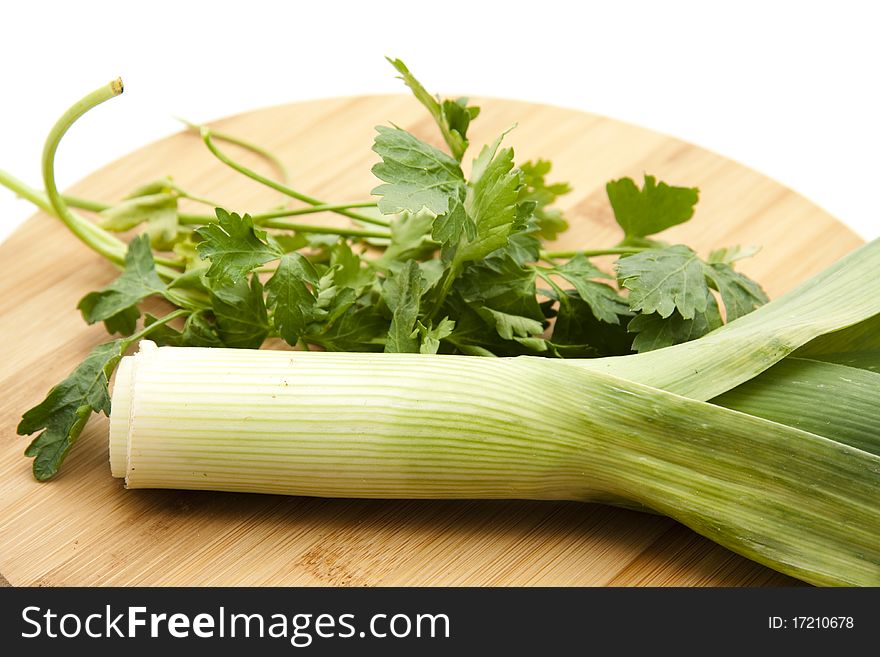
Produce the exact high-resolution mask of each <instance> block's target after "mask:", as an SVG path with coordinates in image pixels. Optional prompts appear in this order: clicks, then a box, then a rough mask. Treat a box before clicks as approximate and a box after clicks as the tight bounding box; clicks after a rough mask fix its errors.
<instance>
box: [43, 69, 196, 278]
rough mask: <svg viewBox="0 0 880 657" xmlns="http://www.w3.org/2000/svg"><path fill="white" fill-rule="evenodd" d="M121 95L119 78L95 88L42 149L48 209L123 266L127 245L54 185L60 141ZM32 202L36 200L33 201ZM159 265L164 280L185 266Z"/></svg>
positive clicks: (168, 262)
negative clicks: (82, 119)
mask: <svg viewBox="0 0 880 657" xmlns="http://www.w3.org/2000/svg"><path fill="white" fill-rule="evenodd" d="M121 93H122V80H120V79H119V78H117V79H116V80H113V82H111V83H110V84H106V85H104V86H103V87H101V88H100V89H96V90H95V91H93V92H92V93H90V94H87V95H86V96H85V97H84V98H82V99H81V100H79V101H78V102H77V103H74V105H72V106H71V107H70V109H68V110H67V111H66V112H65V113H64V114H62V115H61V118H60V119H58V121H57V122H56V123H55V125H54V126H52V129H51V130H50V131H49V136H48V137H47V138H46V143H45V145H44V146H43V158H42V171H43V185H44V186H45V188H46V197H47V199H48V203H49V206H50V207H51V209H52V210H53V211H54V212H53V214H55V216H56V217H58V218H59V219H60V220H61V221H62V222H63V223H64V225H65V226H67V227H68V229H70V232H72V233H73V234H74V235H76V237H78V238H79V239H80V241H81V242H83V243H84V244H85V245H86V246H88V247H89V248H91V249H92V250H94V251H96V252H98V253H99V254H101V255H102V256H104V257H105V258H107V259H108V260H110V261H111V262H113V263H115V264H117V265H120V266H121V265H122V264H123V263H124V262H125V252H126V250H127V247H126V244H125V242H123V241H122V240H119V239H117V238H116V237H114V236H113V235H111V234H110V233H108V232H107V231H105V230H104V229H102V228H100V227H99V226H96V225H95V224H93V223H92V222H90V221H87V220H86V219H84V218H83V217H81V216H79V215H76V214H74V213H73V212H71V210H70V208H69V207H68V205H67V203H66V202H65V200H64V198H63V197H62V196H61V193H60V192H59V191H58V186H57V184H56V182H55V154H56V153H57V151H58V144H60V143H61V139H62V138H63V137H64V135H65V134H66V133H67V131H68V130H69V129H70V126H72V125H73V124H74V123H75V122H76V120H77V119H79V118H80V117H81V116H82V115H83V114H85V113H86V112H88V111H89V110H90V109H92V108H93V107H96V106H98V105H100V104H101V103H103V102H105V101H107V100H110V99H111V98H114V97H115V96H118V95H119V94H121ZM31 200H32V201H33V199H31ZM34 202H35V201H34ZM37 205H40V207H43V208H44V209H47V210H48V209H49V208H46V207H45V206H43V205H42V204H40V203H37ZM156 263H157V264H158V265H159V267H158V268H157V271H158V272H159V273H160V275H162V276H164V277H165V278H174V277H175V276H177V273H178V272H176V271H174V270H173V269H171V267H179V266H181V265H182V263H180V262H179V261H177V260H170V259H167V258H156Z"/></svg>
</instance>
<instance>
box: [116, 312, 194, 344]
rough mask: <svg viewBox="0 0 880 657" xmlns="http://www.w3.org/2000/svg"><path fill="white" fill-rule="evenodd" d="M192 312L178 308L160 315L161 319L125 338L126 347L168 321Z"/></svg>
mask: <svg viewBox="0 0 880 657" xmlns="http://www.w3.org/2000/svg"><path fill="white" fill-rule="evenodd" d="M190 312H191V311H189V310H186V309H185V308H178V309H177V310H172V311H171V312H170V313H168V314H167V315H164V316H163V317H160V318H159V319H157V320H156V321H154V322H153V323H152V324H150V325H149V326H144V327H143V328H141V330H140V331H137V332H135V333H132V334H131V335H130V336H128V337H127V338H126V339H125V341H124V342H123V345H124V349H128V348H129V347H130V346H131V345H132V344H134V343H135V342H137V341H138V340H140V339H141V338H145V337H146V336H148V335H149V334H150V333H152V332H153V331H154V330H155V329H157V328H159V327H160V326H164V325H165V324H167V323H168V322H170V321H172V320H174V319H177V318H178V317H183V316H184V315H189V314H190Z"/></svg>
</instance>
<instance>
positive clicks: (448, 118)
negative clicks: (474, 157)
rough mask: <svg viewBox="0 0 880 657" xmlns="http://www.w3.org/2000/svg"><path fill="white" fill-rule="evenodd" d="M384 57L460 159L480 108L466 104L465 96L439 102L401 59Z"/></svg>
mask: <svg viewBox="0 0 880 657" xmlns="http://www.w3.org/2000/svg"><path fill="white" fill-rule="evenodd" d="M386 59H387V60H388V61H389V62H390V63H391V65H392V66H393V67H394V68H396V69H397V71H398V73H400V76H401V79H402V80H403V81H404V82H405V83H406V85H407V86H408V87H409V88H410V89H411V90H412V92H413V95H414V96H415V97H416V98H417V99H418V101H419V102H420V103H421V104H422V105H424V106H425V108H426V109H427V110H428V111H429V112H430V113H431V116H432V117H434V121H435V122H436V123H437V127H439V128H440V132H441V134H442V135H443V139H444V140H445V141H446V144H447V145H448V146H449V150H450V151H452V155H453V157H455V159H456V160H461V158H462V155H464V152H465V151H466V150H467V147H468V141H467V129H468V126H469V125H470V122H471V121H472V120H473V119H475V118H476V117H477V115H478V114H479V113H480V108H479V107H472V106H468V104H467V98H458V99H457V100H444V101H442V102H440V101H439V100H438V99H437V98H436V97H435V96H432V95H431V94H430V93H428V91H427V90H426V89H425V88H424V87H423V86H422V85H421V83H420V82H419V81H418V80H416V78H415V76H413V74H412V73H410V72H409V69H408V68H407V67H406V65H405V64H404V63H403V62H402V61H400V60H399V59H391V58H390V57H386Z"/></svg>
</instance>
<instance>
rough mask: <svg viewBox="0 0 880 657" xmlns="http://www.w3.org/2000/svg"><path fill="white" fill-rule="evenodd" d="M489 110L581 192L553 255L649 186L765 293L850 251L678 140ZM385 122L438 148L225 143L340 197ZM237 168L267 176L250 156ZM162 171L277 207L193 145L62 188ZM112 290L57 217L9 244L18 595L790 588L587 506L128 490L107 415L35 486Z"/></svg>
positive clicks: (10, 424)
mask: <svg viewBox="0 0 880 657" xmlns="http://www.w3.org/2000/svg"><path fill="white" fill-rule="evenodd" d="M478 103H479V104H480V105H481V106H482V107H483V113H482V114H481V115H480V118H479V120H477V121H476V123H475V124H474V126H473V128H472V141H473V143H474V144H476V145H480V144H483V143H485V142H487V141H490V140H491V139H493V138H494V137H495V136H496V135H497V134H498V133H499V132H501V131H502V130H505V129H507V128H509V127H510V126H512V125H514V124H518V127H517V128H516V130H514V131H513V132H511V133H510V134H509V135H508V137H507V138H506V143H508V144H511V145H513V146H514V147H515V149H516V155H517V161H525V160H526V159H533V158H538V157H545V158H550V159H552V160H553V165H554V168H553V172H552V179H554V180H568V181H570V182H571V183H572V185H573V187H574V192H573V193H571V194H570V195H568V196H566V197H564V198H563V200H562V203H561V206H562V208H563V209H564V210H565V211H566V215H567V216H568V218H569V219H570V221H571V223H572V228H571V230H570V231H568V233H566V234H565V235H564V237H563V238H562V239H560V241H559V243H558V244H559V247H560V248H575V247H578V246H582V247H592V248H595V247H601V246H607V245H611V244H613V243H614V242H615V241H616V240H617V239H619V234H618V231H617V229H616V226H615V224H614V221H613V217H612V215H611V212H610V208H609V206H608V203H607V199H606V197H605V193H604V184H605V182H606V181H608V180H610V179H612V178H617V177H620V176H624V175H628V176H633V177H640V176H641V175H642V174H643V173H650V174H653V175H656V176H658V177H659V178H660V179H662V180H665V181H667V182H670V183H673V184H682V185H689V186H691V185H693V186H698V187H699V188H700V190H701V200H700V204H699V207H698V210H697V213H696V216H695V218H694V219H693V220H692V221H691V222H690V223H688V224H685V225H684V226H679V227H676V228H674V229H671V230H669V231H668V232H667V233H666V234H665V235H664V237H665V239H667V240H669V241H684V242H686V243H688V244H691V245H693V246H695V247H696V248H697V249H698V250H700V251H701V252H703V253H706V252H707V251H708V250H709V249H711V248H713V247H718V246H725V245H732V244H760V245H763V247H764V248H763V250H762V251H761V253H760V254H759V255H758V256H757V257H755V258H753V259H752V260H750V261H748V262H747V263H745V264H744V265H743V269H744V270H745V271H747V272H748V273H749V274H751V275H753V276H754V277H756V278H757V279H758V280H760V281H761V282H762V283H763V284H764V286H765V288H766V289H767V291H768V292H769V293H770V295H771V296H776V295H778V294H780V293H782V292H784V291H785V290H787V289H789V288H790V287H792V286H793V285H794V284H795V283H797V282H799V281H801V280H802V279H804V278H806V277H807V276H808V275H810V274H812V273H814V272H816V271H818V270H820V269H821V268H823V267H824V266H826V265H828V264H830V263H831V262H833V261H834V260H836V259H837V258H838V257H840V256H842V255H843V254H844V253H846V252H848V251H849V250H851V249H853V248H854V247H856V246H857V245H858V244H859V243H860V240H859V238H858V237H857V236H855V235H854V234H853V233H852V232H851V231H850V230H849V229H847V228H846V227H844V226H843V225H841V224H840V223H838V222H837V221H836V220H835V219H833V218H832V217H831V216H829V215H828V214H827V213H825V212H824V211H822V210H821V209H819V208H817V207H816V206H814V205H812V204H811V203H809V202H808V201H806V200H805V199H804V198H802V197H800V196H799V195H797V194H795V193H794V192H792V191H791V190H788V189H786V188H784V187H782V186H781V185H779V184H778V183H776V182H774V181H772V180H769V179H768V178H766V177H764V176H762V175H760V174H758V173H756V172H754V171H751V170H749V169H747V168H746V167H743V166H741V165H739V164H737V163H734V162H731V161H730V160H727V159H725V158H723V157H719V156H718V155H715V154H713V153H709V152H707V151H705V150H702V149H700V148H696V147H694V146H692V145H689V144H686V143H683V142H681V141H678V140H676V139H672V138H670V137H667V136H664V135H660V134H657V133H654V132H651V131H648V130H644V129H642V128H637V127H634V126H631V125H626V124H623V123H620V122H618V121H614V120H611V119H607V118H602V117H598V116H592V115H588V114H583V113H580V112H575V111H570V110H565V109H560V108H555V107H547V106H541V105H534V104H527V103H522V102H515V101H508V100H497V99H484V100H482V101H479V100H478ZM389 121H393V122H394V123H396V124H397V125H400V126H403V127H405V128H407V129H409V130H412V131H414V132H415V133H416V134H418V135H419V136H420V137H422V138H425V139H428V140H430V141H432V142H434V143H437V142H438V139H437V135H436V130H435V128H434V127H433V125H432V123H431V120H430V118H428V117H427V116H426V113H425V111H424V110H423V109H422V108H421V107H420V106H418V105H417V104H416V103H415V101H413V100H412V99H411V98H409V97H406V96H382V97H357V98H338V99H330V100H321V101H315V102H308V103H298V104H293V105H287V106H281V107H273V108H269V109H263V110H257V111H254V112H250V113H247V114H244V115H241V116H236V117H233V118H229V119H226V120H223V121H219V122H217V123H216V124H215V125H216V127H218V128H219V129H223V130H226V131H228V132H232V133H234V134H236V135H239V136H241V137H244V138H247V139H250V140H252V141H254V142H257V143H260V144H262V145H264V146H266V147H268V148H269V149H271V150H272V151H274V152H275V153H277V154H279V156H280V157H281V158H282V159H283V160H284V161H285V162H286V163H287V164H288V165H289V168H290V170H291V173H292V176H293V180H294V181H295V185H296V187H297V188H299V189H302V190H305V191H307V192H308V193H310V194H313V195H315V196H317V197H319V198H322V199H327V200H333V201H348V200H361V199H363V198H367V197H368V194H369V190H370V189H371V188H372V187H373V186H374V185H375V184H376V183H375V179H374V178H373V177H372V175H371V173H370V166H371V165H372V164H373V163H374V162H375V161H376V159H377V158H376V156H375V154H374V153H372V151H371V150H370V147H371V144H372V139H373V134H374V131H373V126H375V125H378V124H387V123H388V122H389ZM60 156H61V157H62V158H63V157H64V148H63V146H62V148H61V154H60ZM241 159H242V160H243V161H245V162H248V163H250V164H252V165H253V166H254V167H255V168H259V169H262V170H264V171H266V172H269V171H270V169H269V168H268V166H267V165H266V163H265V162H261V161H260V160H259V159H258V158H256V157H254V156H252V155H250V154H247V153H242V154H241ZM165 175H171V176H173V177H174V178H175V180H177V181H178V182H179V183H180V184H181V185H182V186H183V187H184V188H186V189H188V190H192V191H193V192H196V193H199V194H201V195H202V196H205V197H208V198H212V199H216V200H218V201H219V202H221V203H223V204H224V205H225V206H226V207H228V208H230V209H234V210H239V211H248V210H249V211H259V210H262V209H264V208H267V207H270V206H274V205H276V204H277V203H278V202H279V197H278V195H277V194H276V193H274V192H271V190H267V189H265V188H263V187H261V186H259V185H256V184H255V183H253V182H251V181H249V180H247V179H245V178H244V177H242V176H240V175H238V174H236V173H234V172H232V171H231V170H230V169H227V168H226V167H224V166H222V165H220V164H219V163H218V162H217V161H216V160H214V159H213V158H212V157H211V156H210V155H209V154H208V153H207V152H206V149H205V148H204V147H203V146H202V145H201V143H200V142H199V140H198V138H197V137H195V136H194V135H192V134H178V135H175V136H172V137H170V138H168V139H164V140H162V141H160V142H158V143H155V144H152V145H150V146H147V147H145V148H143V149H141V150H139V151H137V152H135V153H132V154H131V155H128V156H126V157H124V158H123V159H121V160H119V161H118V162H116V163H114V164H112V165H110V166H107V167H105V168H104V169H102V170H100V171H98V172H96V173H94V174H93V175H91V176H89V177H88V178H87V179H86V180H84V181H82V182H81V183H79V184H78V185H76V186H75V188H74V189H72V190H71V192H72V193H76V194H79V195H82V196H86V197H92V198H99V199H117V198H120V197H121V196H123V195H124V194H126V193H127V192H129V191H131V190H132V189H133V188H134V187H135V186H137V185H139V184H140V183H143V182H145V181H149V180H152V179H155V178H158V177H160V176H165ZM114 276H115V270H114V269H113V267H112V266H110V265H109V264H107V263H106V262H104V261H102V260H101V259H100V258H99V257H98V256H96V255H95V254H93V253H92V252H91V251H89V250H88V249H87V248H85V247H84V246H83V245H82V244H80V243H79V242H77V240H76V239H75V238H74V237H73V236H72V235H70V234H69V233H68V232H67V231H66V229H64V228H63V226H61V225H60V223H58V222H57V221H56V220H54V219H51V218H50V217H48V216H46V215H42V214H41V215H37V216H35V217H33V218H32V219H31V220H30V221H28V222H27V223H26V224H25V225H24V226H23V227H22V228H20V229H19V230H18V231H17V232H16V233H15V234H14V235H12V236H11V237H10V238H9V239H8V240H7V241H6V242H5V243H4V244H2V246H0V289H2V294H0V308H2V310H0V327H2V337H3V345H4V349H5V358H3V360H2V363H0V377H2V381H3V390H4V394H3V397H2V400H0V420H2V429H3V436H4V441H3V444H2V452H0V573H2V574H3V576H5V577H6V578H7V579H8V580H9V582H11V583H12V584H13V585H355V586H357V585H623V586H629V585H678V586H691V585H695V586H703V585H724V586H749V585H788V584H792V583H795V582H794V580H791V579H789V578H787V577H784V576H782V575H779V574H776V573H774V572H772V571H770V570H768V569H766V568H764V567H762V566H759V565H757V564H754V563H752V562H750V561H747V560H746V559H743V558H741V557H739V556H737V555H735V554H733V553H730V552H728V551H727V550H724V549H722V548H720V547H718V546H716V545H714V544H713V543H711V542H710V541H708V540H706V539H703V538H701V537H700V536H697V535H696V534H694V533H693V532H691V531H689V530H687V529H686V528H684V527H682V526H680V525H678V524H677V523H675V522H673V521H671V520H668V519H665V518H662V517H658V516H653V515H646V514H640V513H636V512H631V511H625V510H622V509H617V508H611V507H606V506H600V505H595V504H576V503H568V502H565V503H548V502H521V501H502V502H481V501H460V502H458V501H442V502H431V501H366V500H322V499H310V498H284V497H274V496H261V495H244V494H229V493H208V492H178V491H148V490H137V491H126V490H124V489H123V487H122V483H121V481H120V480H118V479H112V478H111V477H110V473H109V468H108V463H107V420H106V418H104V417H103V416H102V417H100V418H96V419H93V420H92V421H91V422H90V424H89V425H88V427H87V428H86V430H85V432H84V433H83V435H82V437H81V438H80V440H79V443H78V444H77V445H76V447H75V449H74V450H73V451H72V453H71V455H70V457H69V458H68V460H67V463H66V464H65V467H64V469H63V472H62V474H61V475H60V476H59V477H58V478H57V479H55V480H53V481H52V482H50V483H45V484H39V483H37V482H35V481H34V480H33V479H32V478H31V472H30V465H31V463H30V460H29V459H26V458H24V457H23V456H22V452H23V450H24V448H25V446H26V444H27V439H26V438H23V437H18V436H16V435H15V426H16V423H17V421H18V419H19V417H20V415H21V413H22V412H23V411H24V410H25V409H27V408H29V407H31V406H32V405H33V404H35V403H36V402H38V401H39V400H40V399H42V397H43V395H44V394H45V393H46V391H47V390H48V389H49V388H50V387H51V385H53V384H54V383H56V382H57V381H58V380H60V379H61V378H63V376H65V375H66V374H67V372H69V371H70V370H71V369H72V368H73V367H74V365H75V364H76V363H77V362H79V360H80V359H81V358H82V357H83V356H84V355H85V354H86V352H87V351H88V350H89V349H90V348H91V347H92V346H94V345H95V344H97V343H98V342H100V341H102V340H103V339H104V334H103V328H102V327H101V326H93V327H86V326H85V325H84V324H83V322H82V320H81V319H80V316H79V313H78V312H77V310H76V308H75V306H76V302H77V301H78V299H79V298H80V297H81V296H82V295H83V294H84V293H86V292H88V291H90V290H93V289H96V288H99V287H101V286H103V285H105V284H106V283H107V282H109V281H110V280H111V279H112V278H113V277H114Z"/></svg>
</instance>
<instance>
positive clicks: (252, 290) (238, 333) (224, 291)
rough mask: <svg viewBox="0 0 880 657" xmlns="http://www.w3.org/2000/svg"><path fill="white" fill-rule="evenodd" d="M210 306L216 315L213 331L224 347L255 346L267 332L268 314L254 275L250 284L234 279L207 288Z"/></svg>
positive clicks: (261, 288)
mask: <svg viewBox="0 0 880 657" xmlns="http://www.w3.org/2000/svg"><path fill="white" fill-rule="evenodd" d="M211 307H212V309H213V312H214V316H215V317H216V318H217V335H218V336H219V338H220V339H221V340H222V341H223V344H224V345H226V346H227V347H233V348H236V349H258V348H259V347H260V345H261V344H263V340H265V339H266V337H267V336H268V335H269V317H268V313H267V312H266V303H265V300H264V299H263V286H262V285H261V284H260V280H259V279H258V278H257V277H256V276H252V277H251V284H250V285H248V283H247V280H245V279H243V278H242V279H240V280H239V281H238V282H237V283H235V284H233V285H230V286H225V287H215V288H213V289H212V290H211Z"/></svg>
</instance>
